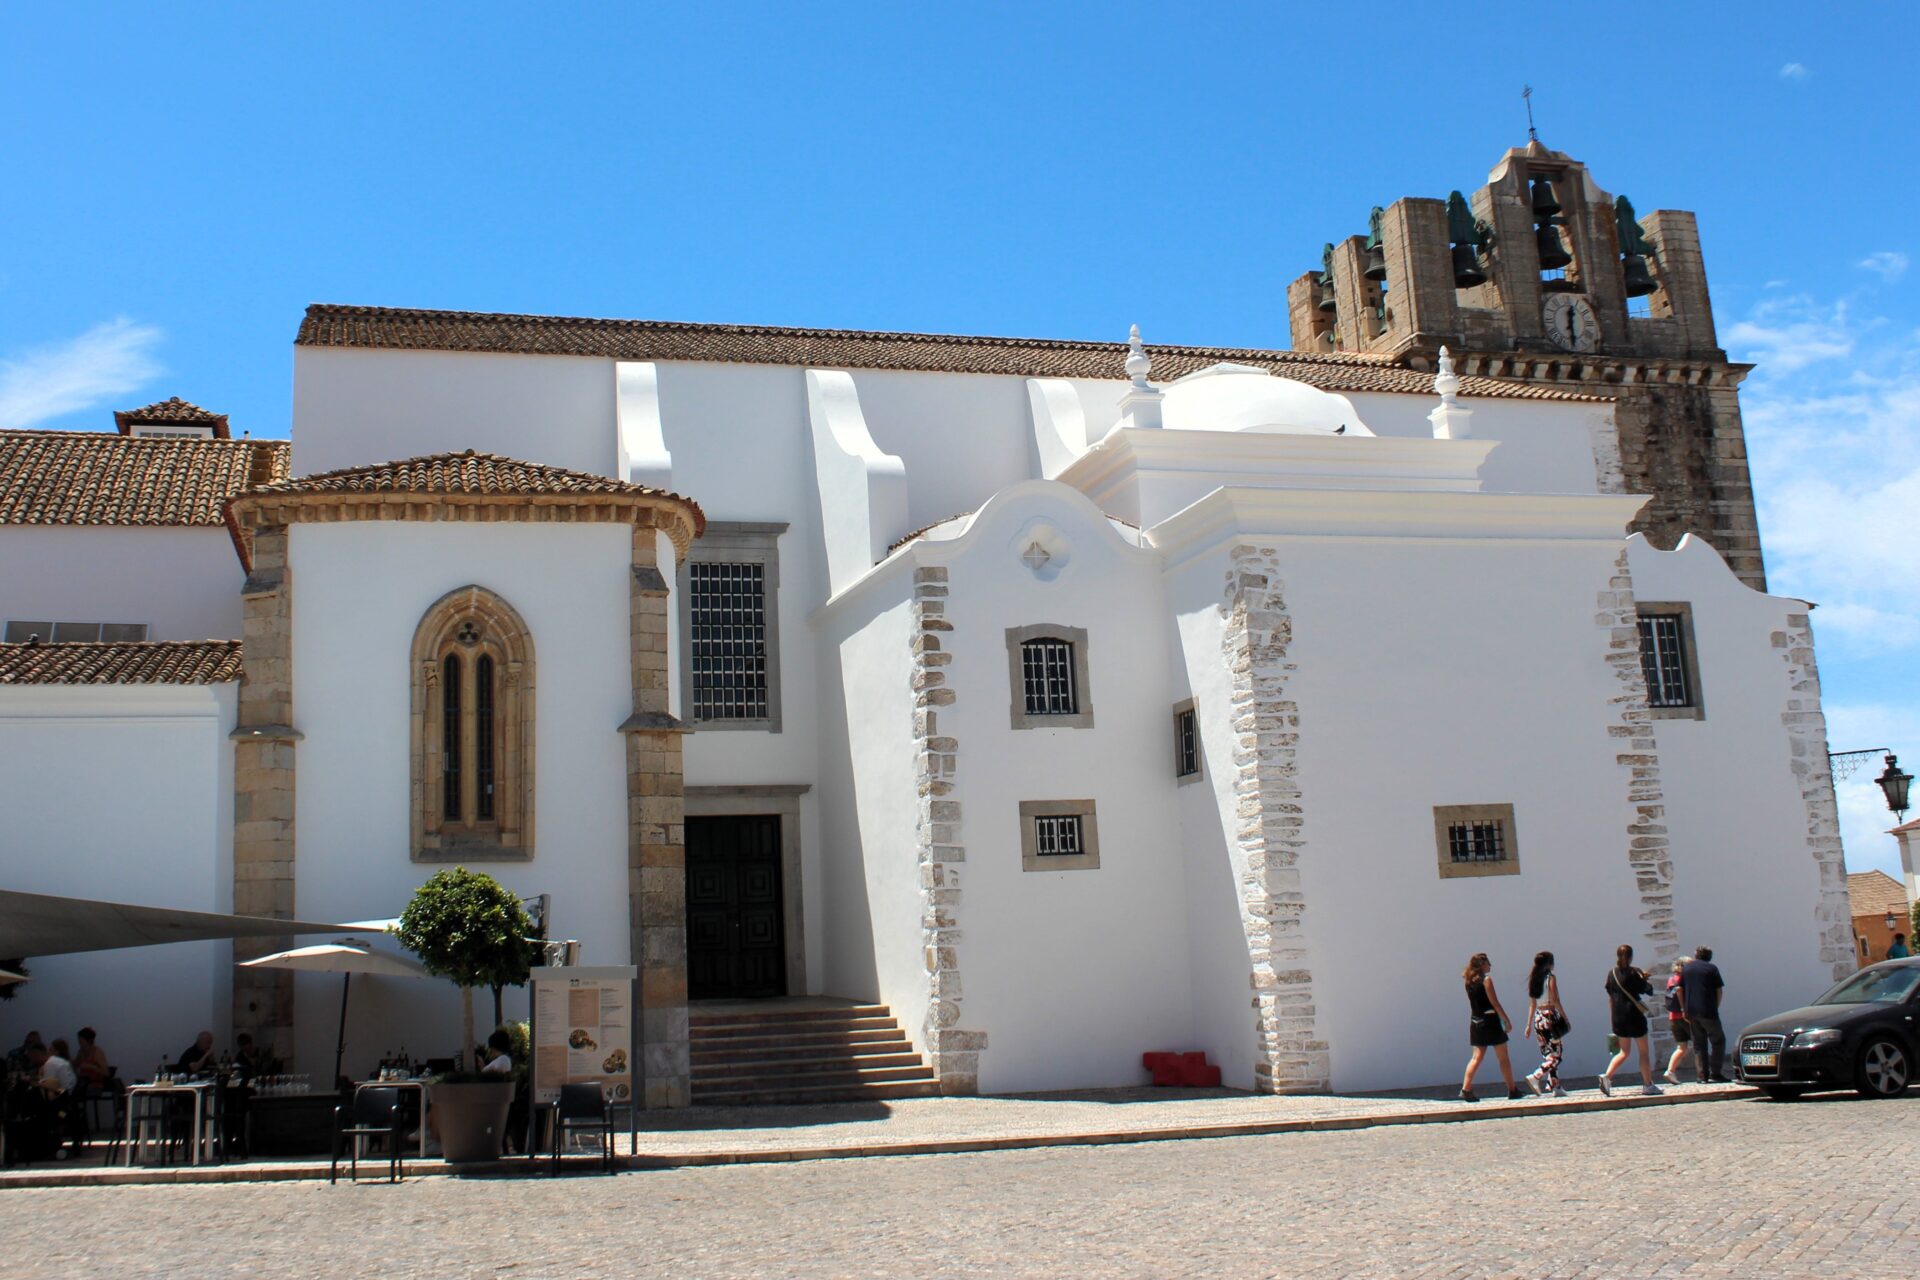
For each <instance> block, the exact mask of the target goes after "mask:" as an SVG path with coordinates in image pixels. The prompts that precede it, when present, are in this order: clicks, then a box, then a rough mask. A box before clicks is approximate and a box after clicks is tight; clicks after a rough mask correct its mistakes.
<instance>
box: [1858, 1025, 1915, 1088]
mask: <svg viewBox="0 0 1920 1280" xmlns="http://www.w3.org/2000/svg"><path fill="white" fill-rule="evenodd" d="M1912 1077H1913V1060H1912V1059H1911V1058H1909V1057H1908V1056H1907V1051H1906V1050H1905V1049H1902V1048H1901V1047H1900V1045H1899V1043H1898V1042H1897V1041H1894V1040H1889V1039H1886V1038H1884V1037H1882V1038H1880V1039H1877V1040H1869V1041H1867V1046H1866V1048H1864V1049H1862V1050H1861V1051H1860V1065H1859V1067H1858V1068H1857V1069H1856V1071H1855V1073H1854V1087H1855V1088H1857V1089H1858V1090H1859V1091H1860V1096H1861V1097H1863V1098H1897V1097H1899V1096H1900V1095H1901V1094H1903V1093H1905V1092H1906V1091H1907V1084H1908V1082H1909V1081H1910V1080H1911V1079H1912Z"/></svg>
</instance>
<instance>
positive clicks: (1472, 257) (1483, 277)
mask: <svg viewBox="0 0 1920 1280" xmlns="http://www.w3.org/2000/svg"><path fill="white" fill-rule="evenodd" d="M1486 282H1487V273H1486V272H1485V271H1484V270H1482V269H1481V266H1480V255H1479V254H1478V253H1475V252H1474V249H1473V246H1472V245H1470V244H1457V245H1455V246H1453V287H1454V288H1456V289H1471V288H1473V286H1475V285H1477V284H1485V283H1486Z"/></svg>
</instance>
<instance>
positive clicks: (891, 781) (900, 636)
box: [807, 565, 927, 1050]
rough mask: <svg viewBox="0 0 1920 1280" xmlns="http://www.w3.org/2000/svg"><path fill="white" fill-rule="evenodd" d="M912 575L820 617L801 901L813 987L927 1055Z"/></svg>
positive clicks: (896, 570)
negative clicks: (861, 1005) (816, 829)
mask: <svg viewBox="0 0 1920 1280" xmlns="http://www.w3.org/2000/svg"><path fill="white" fill-rule="evenodd" d="M902 569H906V572H905V573H901V572H900V570H902ZM912 577H913V575H912V572H911V570H910V569H908V568H907V566H905V565H896V566H892V567H891V572H890V573H889V580H888V582H887V583H885V584H880V585H881V586H882V587H883V589H880V590H875V591H873V592H872V593H871V594H870V595H869V596H868V597H867V598H865V599H863V600H862V601H861V602H859V604H858V605H857V606H855V607H852V608H848V609H845V610H839V611H836V613H835V614H834V615H833V616H832V617H831V618H827V619H823V620H822V624H821V642H822V653H823V655H824V656H823V659H822V662H821V667H820V678H819V686H820V694H821V712H822V724H823V728H824V730H825V732H826V735H827V736H826V737H825V738H824V739H823V740H822V742H821V744H820V750H819V766H820V773H819V777H820V783H819V797H820V811H821V827H822V835H823V840H822V844H821V850H822V852H821V858H820V871H819V874H818V876H817V877H815V878H814V879H812V880H810V881H809V882H808V885H807V893H808V901H809V902H810V903H818V904H819V908H820V912H821V915H820V922H821V928H820V930H819V932H818V934H817V937H818V940H819V943H820V947H821V953H822V967H821V968H819V969H814V968H812V967H811V966H810V967H809V972H810V973H818V974H819V975H820V982H819V989H820V990H822V991H825V992H827V993H830V994H833V995H838V996H845V997H850V998H855V999H863V1000H878V1001H880V1002H881V1003H883V1004H886V1005H889V1006H891V1008H892V1010H893V1015H894V1017H895V1019H897V1020H898V1022H899V1023H900V1026H901V1028H902V1029H903V1030H904V1031H906V1033H907V1034H908V1036H910V1037H911V1038H912V1039H913V1040H914V1042H915V1044H916V1045H917V1046H918V1047H919V1048H921V1049H922V1050H924V1049H925V1048H926V1047H927V1046H926V1045H925V1044H924V1043H923V1039H924V1037H923V1036H922V1035H921V1024H922V1022H923V1020H924V1018H925V1017H926V1011H927V973H926V967H925V964H924V960H923V957H922V954H921V943H920V936H921V935H920V917H921V896H920V866H919V860H918V858H917V857H916V855H915V830H914V828H915V818H916V813H917V801H916V796H915V792H914V772H915V770H914V758H913V750H912V735H911V729H912V724H913V673H912V666H913V664H912V654H911V652H910V650H909V647H908V645H909V641H910V639H911V636H912V628H913V619H912V613H911V609H910V607H909V605H908V604H907V602H906V596H907V595H908V594H909V593H910V591H911V581H912ZM809 925H810V927H811V921H810V922H809ZM815 936H816V935H814V934H811V933H810V935H809V941H810V942H811V941H814V939H815Z"/></svg>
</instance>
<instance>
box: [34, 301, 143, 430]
mask: <svg viewBox="0 0 1920 1280" xmlns="http://www.w3.org/2000/svg"><path fill="white" fill-rule="evenodd" d="M161 337H162V334H161V332H160V329H159V328H158V327H157V326H155V325H150V324H136V323H135V322H134V321H132V320H129V319H127V318H126V317H125V316H122V317H120V318H119V319H117V320H110V321H108V322H106V323H105V324H97V325H95V326H94V327H93V328H91V329H89V330H87V331H86V332H85V333H83V334H81V335H80V336H79V337H77V338H71V339H69V340H67V341H66V342H54V343H48V344H47V345H45V346H40V347H33V348H30V349H28V350H26V351H22V352H20V353H19V354H18V355H15V356H10V357H8V358H6V359H0V427H30V426H33V425H35V424H36V423H41V422H46V421H47V420H49V419H51V418H57V417H59V416H61V415H62V414H67V413H75V412H77V411H79V410H81V409H88V408H92V407H93V406H95V405H98V404H100V403H101V402H103V401H105V400H106V399H107V398H109V397H111V396H118V395H125V394H126V393H127V392H130V391H133V390H136V389H137V388H139V387H140V386H141V385H142V384H144V383H146V382H148V381H151V380H152V379H153V378H155V377H157V376H159V375H160V374H161V373H162V372H164V369H163V367H162V365H161V364H160V361H159V360H158V359H157V358H156V357H155V355H154V348H155V347H157V346H159V344H160V339H161Z"/></svg>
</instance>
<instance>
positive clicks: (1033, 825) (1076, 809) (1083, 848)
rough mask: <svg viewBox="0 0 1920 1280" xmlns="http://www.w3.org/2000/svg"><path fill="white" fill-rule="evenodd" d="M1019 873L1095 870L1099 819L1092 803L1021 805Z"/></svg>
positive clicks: (1098, 842)
mask: <svg viewBox="0 0 1920 1280" xmlns="http://www.w3.org/2000/svg"><path fill="white" fill-rule="evenodd" d="M1020 869H1021V870H1022V871H1042V872H1054V871H1098V870H1099V869H1100V820H1099V816H1098V815H1097V814H1096V813H1095V812H1094V803H1093V801H1092V800H1090V799H1089V800H1022V801H1021V802H1020Z"/></svg>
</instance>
